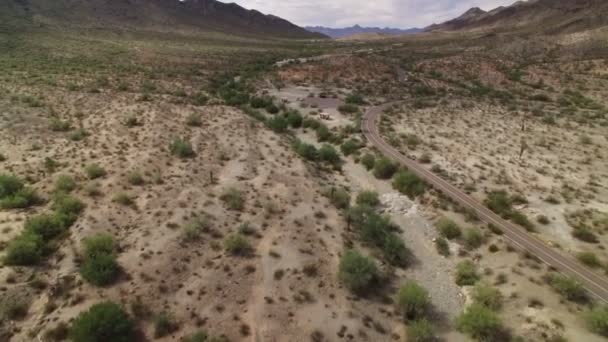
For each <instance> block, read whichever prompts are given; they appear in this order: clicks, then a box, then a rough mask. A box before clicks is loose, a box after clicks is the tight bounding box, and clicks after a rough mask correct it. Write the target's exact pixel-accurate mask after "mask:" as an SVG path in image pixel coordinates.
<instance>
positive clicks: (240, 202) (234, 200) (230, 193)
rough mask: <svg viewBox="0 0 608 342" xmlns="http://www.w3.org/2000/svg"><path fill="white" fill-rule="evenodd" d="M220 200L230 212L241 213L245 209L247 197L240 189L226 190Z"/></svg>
mask: <svg viewBox="0 0 608 342" xmlns="http://www.w3.org/2000/svg"><path fill="white" fill-rule="evenodd" d="M220 199H221V200H222V201H223V202H224V204H225V205H226V206H227V207H228V209H230V210H238V211H241V210H243V209H244V208H245V195H244V194H243V193H242V192H241V191H240V190H238V189H235V188H229V189H226V191H224V193H223V194H222V196H220Z"/></svg>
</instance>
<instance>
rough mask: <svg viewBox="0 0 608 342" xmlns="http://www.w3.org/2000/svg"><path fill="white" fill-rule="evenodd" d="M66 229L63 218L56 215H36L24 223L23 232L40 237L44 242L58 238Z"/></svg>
mask: <svg viewBox="0 0 608 342" xmlns="http://www.w3.org/2000/svg"><path fill="white" fill-rule="evenodd" d="M66 228H67V227H66V222H65V221H64V220H63V217H61V215H57V214H41V215H36V216H32V217H30V218H28V219H27V221H25V230H26V231H28V232H31V233H33V234H36V235H38V236H40V237H41V238H42V239H43V240H44V241H49V240H52V239H54V238H56V237H58V236H59V235H61V234H62V233H64V232H65V230H66Z"/></svg>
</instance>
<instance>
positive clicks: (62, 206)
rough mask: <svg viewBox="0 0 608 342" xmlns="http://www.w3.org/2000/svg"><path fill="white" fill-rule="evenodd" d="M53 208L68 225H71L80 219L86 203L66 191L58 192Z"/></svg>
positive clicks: (54, 198)
mask: <svg viewBox="0 0 608 342" xmlns="http://www.w3.org/2000/svg"><path fill="white" fill-rule="evenodd" d="M51 208H52V209H53V210H54V211H55V215H58V216H59V217H60V218H61V219H62V220H63V223H64V225H65V226H66V227H69V226H71V225H72V224H73V223H74V222H76V220H77V219H78V215H79V214H80V213H81V212H82V210H83V209H84V203H82V202H81V201H80V200H79V199H78V198H76V197H74V196H71V195H67V194H64V193H59V194H56V195H55V196H54V197H53V205H52V206H51Z"/></svg>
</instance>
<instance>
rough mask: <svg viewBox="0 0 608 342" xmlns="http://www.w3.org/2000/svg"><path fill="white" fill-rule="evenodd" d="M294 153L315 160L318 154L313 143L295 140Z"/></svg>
mask: <svg viewBox="0 0 608 342" xmlns="http://www.w3.org/2000/svg"><path fill="white" fill-rule="evenodd" d="M293 148H294V150H295V151H296V153H297V154H298V155H299V156H300V157H302V158H304V159H306V160H316V159H317V156H318V152H317V148H316V147H315V146H314V145H311V144H307V143H304V142H302V141H300V140H296V141H295V142H294V144H293Z"/></svg>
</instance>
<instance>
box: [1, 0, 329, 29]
mask: <svg viewBox="0 0 608 342" xmlns="http://www.w3.org/2000/svg"><path fill="white" fill-rule="evenodd" d="M7 24H14V25H27V24H35V25H54V26H79V27H102V28H119V29H123V28H127V29H144V30H151V31H182V32H209V31H211V32H222V33H227V34H234V35H246V36H247V35H248V36H265V37H283V38H325V36H323V35H321V34H318V33H311V32H310V31H307V30H305V29H303V28H301V27H299V26H296V25H294V24H292V23H290V22H289V21H287V20H285V19H282V18H279V17H276V16H273V15H266V14H263V13H260V12H258V11H256V10H247V9H245V8H243V7H241V6H239V5H237V4H234V3H223V2H220V1H216V0H0V28H1V27H2V25H7Z"/></svg>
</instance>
